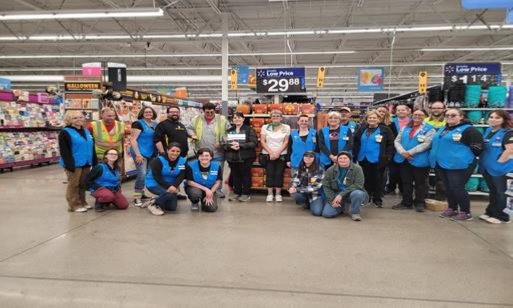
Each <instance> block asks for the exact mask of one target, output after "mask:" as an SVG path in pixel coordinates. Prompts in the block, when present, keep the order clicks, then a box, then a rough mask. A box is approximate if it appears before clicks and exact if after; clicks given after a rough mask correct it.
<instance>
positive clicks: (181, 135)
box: [153, 119, 189, 157]
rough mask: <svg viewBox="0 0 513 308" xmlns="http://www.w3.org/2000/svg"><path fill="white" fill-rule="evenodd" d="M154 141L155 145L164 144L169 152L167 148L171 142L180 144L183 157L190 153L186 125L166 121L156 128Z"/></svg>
mask: <svg viewBox="0 0 513 308" xmlns="http://www.w3.org/2000/svg"><path fill="white" fill-rule="evenodd" d="M153 141H155V144H157V142H162V146H163V147H164V150H167V146H168V145H169V144H170V143H171V142H178V143H179V144H180V149H181V150H182V151H181V153H180V155H181V156H182V157H185V156H187V152H189V144H188V143H187V130H186V129H185V125H183V124H182V123H180V121H173V120H170V119H166V120H164V121H162V122H160V123H159V124H158V125H157V127H156V128H155V134H154V135H153Z"/></svg>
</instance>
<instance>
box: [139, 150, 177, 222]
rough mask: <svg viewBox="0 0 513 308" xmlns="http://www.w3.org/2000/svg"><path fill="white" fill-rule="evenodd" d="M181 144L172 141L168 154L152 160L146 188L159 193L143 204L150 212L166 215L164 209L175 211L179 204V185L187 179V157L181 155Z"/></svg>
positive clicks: (153, 192)
mask: <svg viewBox="0 0 513 308" xmlns="http://www.w3.org/2000/svg"><path fill="white" fill-rule="evenodd" d="M181 147H182V146H181V144H180V143H178V142H171V143H170V144H169V145H168V147H167V153H166V155H159V156H157V157H155V158H154V159H153V160H152V161H151V162H150V168H149V171H148V173H147V174H146V188H148V190H149V191H150V192H151V193H152V194H155V195H157V196H158V197H157V198H152V199H150V200H149V201H148V202H146V203H144V204H143V207H144V206H147V207H148V210H149V211H150V213H152V214H153V215H156V216H160V215H164V211H175V210H176V207H177V206H178V195H177V194H178V187H179V186H180V184H181V183H182V182H183V180H184V179H185V165H186V164H187V159H186V158H185V157H182V156H181Z"/></svg>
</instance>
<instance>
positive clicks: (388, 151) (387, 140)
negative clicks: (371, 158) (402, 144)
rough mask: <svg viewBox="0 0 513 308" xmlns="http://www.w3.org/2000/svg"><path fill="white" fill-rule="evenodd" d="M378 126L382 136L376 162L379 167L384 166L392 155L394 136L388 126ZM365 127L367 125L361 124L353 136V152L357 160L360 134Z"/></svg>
mask: <svg viewBox="0 0 513 308" xmlns="http://www.w3.org/2000/svg"><path fill="white" fill-rule="evenodd" d="M379 128H380V129H381V135H382V136H383V139H382V141H381V143H380V151H379V162H378V164H379V166H380V167H385V166H386V165H387V164H388V163H389V162H390V161H391V160H392V157H393V156H394V140H395V138H394V134H393V133H392V130H391V129H390V128H389V127H388V126H386V125H383V124H380V125H379ZM366 129H367V125H362V126H361V127H360V129H359V130H358V132H356V135H355V137H354V147H353V153H354V157H355V159H356V160H358V154H359V152H360V146H361V139H362V134H363V132H364V131H365V130H366Z"/></svg>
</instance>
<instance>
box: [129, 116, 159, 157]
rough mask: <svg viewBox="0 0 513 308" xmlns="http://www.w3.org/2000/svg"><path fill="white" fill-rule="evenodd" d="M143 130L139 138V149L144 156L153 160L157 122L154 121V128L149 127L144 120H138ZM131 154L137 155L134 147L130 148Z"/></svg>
mask: <svg viewBox="0 0 513 308" xmlns="http://www.w3.org/2000/svg"><path fill="white" fill-rule="evenodd" d="M137 122H139V123H140V124H141V126H142V128H143V130H142V131H141V133H140V134H139V136H138V137H137V147H138V148H139V152H140V153H141V155H142V156H144V157H146V158H152V157H153V154H155V143H154V142H153V135H155V127H156V126H157V122H155V121H152V126H149V125H148V124H147V123H146V122H145V121H144V120H137ZM130 153H131V154H132V155H135V151H134V148H133V147H130Z"/></svg>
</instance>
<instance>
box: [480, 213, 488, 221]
mask: <svg viewBox="0 0 513 308" xmlns="http://www.w3.org/2000/svg"><path fill="white" fill-rule="evenodd" d="M488 218H490V216H488V215H486V214H483V215H481V216H479V219H481V220H484V221H488Z"/></svg>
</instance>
